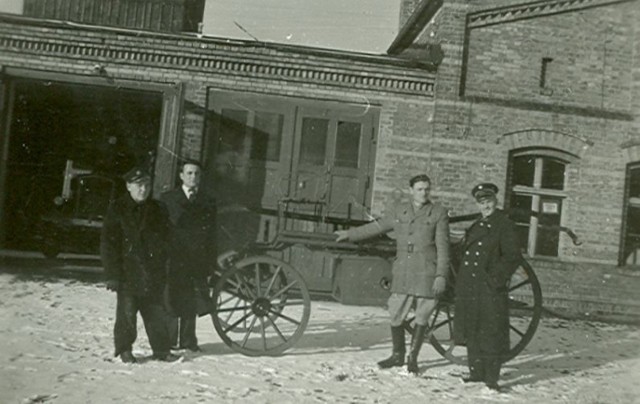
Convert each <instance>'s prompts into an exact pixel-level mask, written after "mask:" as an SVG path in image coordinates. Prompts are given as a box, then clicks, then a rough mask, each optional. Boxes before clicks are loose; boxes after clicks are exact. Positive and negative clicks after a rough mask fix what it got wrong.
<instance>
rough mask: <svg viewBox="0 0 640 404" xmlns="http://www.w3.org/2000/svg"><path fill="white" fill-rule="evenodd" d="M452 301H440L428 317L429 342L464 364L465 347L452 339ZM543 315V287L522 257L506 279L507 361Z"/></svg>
mask: <svg viewBox="0 0 640 404" xmlns="http://www.w3.org/2000/svg"><path fill="white" fill-rule="evenodd" d="M453 315H454V303H453V302H451V301H450V302H446V301H445V302H442V303H441V304H440V305H439V307H438V308H437V309H436V310H435V312H434V314H433V316H432V318H431V319H430V326H431V327H432V330H433V331H432V333H431V336H430V338H429V342H430V343H431V344H432V345H433V347H434V348H435V349H436V351H438V353H440V354H441V355H442V356H444V357H445V358H447V359H448V360H449V361H451V362H453V363H457V364H460V365H465V364H466V363H467V349H466V348H465V347H464V346H458V345H455V344H454V341H453ZM541 315H542V290H541V288H540V283H539V282H538V278H537V277H536V274H535V273H534V272H533V269H532V268H531V266H530V265H529V263H528V262H526V261H525V260H523V261H522V264H521V265H520V266H519V267H518V269H517V270H516V271H515V273H514V274H513V276H512V277H511V280H510V281H509V328H510V335H509V338H510V341H511V348H510V350H509V355H508V356H507V357H506V361H508V360H511V359H513V358H515V357H516V356H517V355H518V354H519V353H520V352H522V350H523V349H524V348H525V347H526V346H527V344H528V343H529V342H530V341H531V339H532V338H533V335H534V334H535V332H536V329H537V328H538V323H539V322H540V316H541Z"/></svg>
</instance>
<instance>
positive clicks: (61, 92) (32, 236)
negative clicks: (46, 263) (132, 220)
mask: <svg viewBox="0 0 640 404" xmlns="http://www.w3.org/2000/svg"><path fill="white" fill-rule="evenodd" d="M4 85H5V86H6V91H5V95H6V96H7V105H6V106H5V111H6V115H5V131H4V134H5V135H6V139H5V140H4V142H3V143H4V145H3V146H4V150H3V151H4V155H5V156H6V157H5V161H4V164H3V167H2V174H1V175H2V176H3V178H2V182H3V184H4V185H3V187H2V188H4V192H3V197H4V200H3V201H2V217H1V218H0V219H1V221H0V223H1V227H2V228H1V232H2V235H3V237H2V247H3V248H5V249H15V250H40V248H41V246H40V245H39V243H41V240H39V237H38V229H39V226H41V222H42V218H43V216H45V215H47V214H48V213H49V212H50V211H51V210H52V209H55V205H54V202H53V201H54V198H56V197H60V196H61V195H62V194H63V192H64V188H65V187H67V188H68V187H69V181H70V178H72V177H74V176H76V175H78V174H89V173H91V174H100V175H102V176H105V177H109V178H113V179H114V181H116V182H117V181H120V180H119V177H120V176H121V175H122V174H123V173H124V172H126V171H127V170H128V169H129V168H130V167H131V166H132V165H134V164H142V165H146V166H147V167H149V169H150V170H153V168H154V167H155V164H156V153H157V149H158V140H159V136H160V132H161V126H162V112H163V93H162V92H156V91H147V90H145V89H131V88H123V87H120V86H116V85H92V84H78V83H69V82H56V81H52V80H38V79H33V78H10V79H8V80H7V79H5V80H4ZM65 178H67V180H66V183H65ZM117 189H118V192H123V190H124V186H123V184H122V183H121V182H120V183H118V185H117ZM97 230H99V229H97ZM94 233H96V234H99V232H98V231H96V232H94ZM96 241H97V240H96V239H93V240H89V239H84V240H82V242H80V243H72V244H71V245H66V246H64V247H63V248H64V249H63V251H68V252H80V253H96V252H97V244H96Z"/></svg>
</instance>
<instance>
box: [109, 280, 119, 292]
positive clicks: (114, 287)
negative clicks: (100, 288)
mask: <svg viewBox="0 0 640 404" xmlns="http://www.w3.org/2000/svg"><path fill="white" fill-rule="evenodd" d="M119 287H120V281H116V280H113V279H110V280H108V281H107V290H111V291H113V292H117V291H118V288H119Z"/></svg>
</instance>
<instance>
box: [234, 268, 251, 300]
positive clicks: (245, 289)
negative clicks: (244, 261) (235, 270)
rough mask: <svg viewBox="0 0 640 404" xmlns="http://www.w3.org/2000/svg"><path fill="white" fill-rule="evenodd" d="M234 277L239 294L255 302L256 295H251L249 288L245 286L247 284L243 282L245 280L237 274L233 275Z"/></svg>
mask: <svg viewBox="0 0 640 404" xmlns="http://www.w3.org/2000/svg"><path fill="white" fill-rule="evenodd" d="M235 277H236V280H237V281H238V283H239V289H240V292H242V293H244V294H245V295H246V296H247V297H248V298H251V299H253V300H255V299H256V295H255V294H254V293H253V291H252V290H251V287H250V286H249V285H248V284H247V282H245V280H244V279H242V278H240V277H239V276H238V275H237V274H236V275H235Z"/></svg>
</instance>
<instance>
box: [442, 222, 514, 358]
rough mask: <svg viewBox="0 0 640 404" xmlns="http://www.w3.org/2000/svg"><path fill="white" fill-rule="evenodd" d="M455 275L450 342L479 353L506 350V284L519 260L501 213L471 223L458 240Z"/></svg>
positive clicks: (509, 224) (511, 228)
mask: <svg viewBox="0 0 640 404" xmlns="http://www.w3.org/2000/svg"><path fill="white" fill-rule="evenodd" d="M462 243H463V244H462V249H461V251H462V256H461V257H460V264H459V267H458V273H457V277H456V288H455V315H454V339H455V341H456V343H458V344H464V343H466V342H467V341H468V340H469V339H471V338H476V341H478V342H479V343H480V346H482V347H483V351H486V352H488V353H493V354H495V355H497V356H504V355H506V354H507V353H508V351H509V308H508V291H507V283H508V281H509V279H510V278H511V275H513V272H514V271H515V269H516V268H517V267H518V265H519V263H520V262H521V260H522V256H521V254H520V247H519V244H518V240H517V233H516V228H515V225H514V223H513V222H512V221H511V220H509V218H508V217H507V216H506V215H505V214H504V212H502V211H501V210H496V211H495V212H494V213H493V214H492V215H490V216H489V217H488V218H486V219H479V220H477V221H476V222H474V223H473V224H472V225H471V226H470V227H469V229H468V230H467V231H466V234H465V238H464V240H463V242H462Z"/></svg>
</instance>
